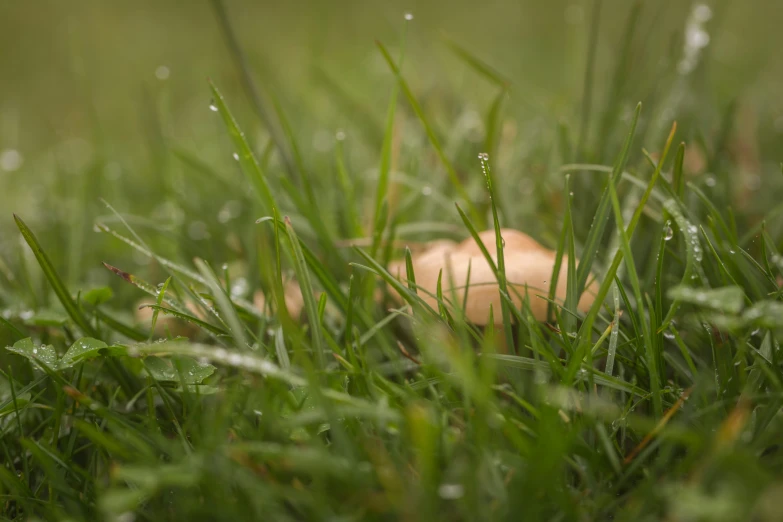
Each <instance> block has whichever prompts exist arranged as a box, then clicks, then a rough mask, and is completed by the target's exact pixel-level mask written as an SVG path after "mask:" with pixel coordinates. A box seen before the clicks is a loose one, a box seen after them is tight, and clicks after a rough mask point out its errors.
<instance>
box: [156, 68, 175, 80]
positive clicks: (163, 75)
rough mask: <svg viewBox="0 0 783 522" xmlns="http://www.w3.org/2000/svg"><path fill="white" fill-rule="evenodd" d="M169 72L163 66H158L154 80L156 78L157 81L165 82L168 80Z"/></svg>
mask: <svg viewBox="0 0 783 522" xmlns="http://www.w3.org/2000/svg"><path fill="white" fill-rule="evenodd" d="M170 72H171V71H169V68H168V67H166V66H165V65H160V66H158V68H157V69H155V78H157V79H158V80H161V81H162V80H167V79H168V78H169V73H170Z"/></svg>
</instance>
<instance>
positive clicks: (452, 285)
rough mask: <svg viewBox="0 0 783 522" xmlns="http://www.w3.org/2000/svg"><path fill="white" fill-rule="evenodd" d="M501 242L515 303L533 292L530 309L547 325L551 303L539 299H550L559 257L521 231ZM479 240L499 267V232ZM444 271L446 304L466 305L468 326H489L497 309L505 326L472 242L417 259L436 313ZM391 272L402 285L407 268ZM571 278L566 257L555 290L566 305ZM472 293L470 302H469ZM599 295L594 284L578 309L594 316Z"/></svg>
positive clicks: (420, 280) (399, 265) (489, 275)
mask: <svg viewBox="0 0 783 522" xmlns="http://www.w3.org/2000/svg"><path fill="white" fill-rule="evenodd" d="M501 236H502V238H503V240H504V242H505V246H504V248H503V253H504V259H505V264H506V281H507V283H508V291H509V295H510V298H511V301H512V302H513V303H514V306H516V307H521V306H522V301H523V300H524V297H525V292H526V286H527V295H528V296H529V298H528V303H529V306H530V311H531V312H532V315H533V317H534V318H535V319H536V320H538V321H543V320H546V314H547V308H548V302H547V301H546V300H545V299H541V298H539V297H536V296H539V295H541V296H545V297H546V296H548V294H549V286H550V285H549V283H548V281H549V280H550V279H551V277H552V271H553V269H554V265H555V257H556V254H555V252H553V251H552V250H549V249H547V248H545V247H543V246H542V245H541V244H540V243H538V242H537V241H536V240H534V239H533V238H531V237H530V236H528V235H527V234H524V233H522V232H519V231H517V230H512V229H501ZM479 238H480V239H481V241H482V242H483V243H484V245H485V246H486V248H487V250H488V251H489V254H490V256H491V257H492V259H493V260H494V261H495V263H497V248H496V244H495V230H494V229H490V230H486V231H484V232H481V233H480V234H479ZM441 270H443V275H442V279H441V285H442V289H443V296H444V298H445V299H448V300H452V299H456V302H457V303H458V304H459V305H460V306H461V305H462V303H463V302H464V303H465V316H466V318H467V319H468V321H470V322H471V323H473V324H479V325H485V324H487V323H488V322H489V310H490V306H491V307H492V310H493V318H494V324H496V325H498V324H502V322H503V319H502V316H501V313H500V310H501V299H500V290H499V288H498V283H497V279H496V278H495V274H494V273H493V272H492V269H491V267H490V265H489V263H487V260H486V259H485V258H484V255H483V254H482V253H481V249H480V248H479V246H478V244H477V243H476V242H475V241H474V240H473V238H472V237H471V238H468V239H466V240H465V241H463V242H462V243H459V244H453V243H451V244H448V243H445V242H440V241H439V242H437V244H435V245H434V246H433V248H431V249H428V250H426V251H423V252H422V253H421V254H419V255H416V256H413V271H414V275H415V277H416V284H417V286H418V287H419V289H420V291H419V296H420V297H421V298H422V299H423V300H424V301H425V302H426V303H427V304H429V305H430V306H432V307H433V308H437V304H438V301H437V299H436V298H435V297H434V296H435V294H436V292H437V282H438V274H439V273H440V271H441ZM389 272H390V273H391V274H392V275H394V276H395V277H397V278H398V279H405V278H406V271H405V262H404V261H395V262H393V263H392V264H390V266H389ZM468 276H469V277H470V279H469V280H468ZM567 278H568V258H567V256H563V261H562V264H561V268H560V274H559V277H558V281H557V287H556V288H555V299H556V300H557V301H560V302H562V301H563V300H564V299H565V295H566V287H567V284H568V283H567ZM466 290H467V294H468V296H467V297H468V298H467V300H465V292H466ZM597 290H598V285H597V283H596V282H592V283H591V284H590V285H589V286H588V287H587V288H586V289H585V291H584V292H583V294H582V297H581V298H580V300H579V303H578V305H577V308H578V309H579V310H581V311H583V312H584V311H587V310H589V308H590V307H591V306H592V304H593V301H594V299H595V294H596V293H597ZM392 293H393V294H395V293H394V292H392ZM430 294H432V295H430ZM395 296H396V297H397V298H398V299H399V298H400V296H399V295H396V294H395Z"/></svg>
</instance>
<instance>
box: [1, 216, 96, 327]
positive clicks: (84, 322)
mask: <svg viewBox="0 0 783 522" xmlns="http://www.w3.org/2000/svg"><path fill="white" fill-rule="evenodd" d="M14 221H16V226H17V227H19V230H20V232H21V233H22V236H23V237H24V240H25V241H26V242H27V245H28V246H29V247H30V250H32V252H33V255H34V256H35V259H36V260H37V261H38V264H39V265H40V266H41V270H43V273H44V275H45V276H46V279H47V281H49V285H51V287H52V290H54V293H55V295H57V299H58V300H59V301H60V303H61V304H62V305H63V308H65V311H66V313H67V314H68V316H69V317H70V318H71V320H72V321H73V322H74V323H75V324H76V325H77V326H78V327H79V329H81V331H82V332H84V334H85V335H88V336H90V337H96V336H97V335H98V334H97V332H96V331H95V329H94V328H93V326H92V325H91V324H90V322H89V320H88V319H87V317H85V316H84V314H83V313H82V311H81V310H80V309H79V307H78V306H77V305H76V301H74V300H73V297H71V294H70V293H69V292H68V289H67V288H66V287H65V283H63V281H62V279H60V276H59V275H57V271H56V270H55V268H54V265H53V264H52V262H51V260H49V256H48V255H46V252H45V251H44V249H43V248H42V247H41V245H40V243H38V239H36V237H35V234H33V231H32V230H30V228H29V227H28V226H27V225H26V224H25V222H24V221H22V218H20V217H19V216H17V215H16V214H14Z"/></svg>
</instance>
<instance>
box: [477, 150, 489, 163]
mask: <svg viewBox="0 0 783 522" xmlns="http://www.w3.org/2000/svg"><path fill="white" fill-rule="evenodd" d="M478 159H480V160H481V161H489V154H487V153H486V152H479V155H478Z"/></svg>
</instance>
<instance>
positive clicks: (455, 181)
mask: <svg viewBox="0 0 783 522" xmlns="http://www.w3.org/2000/svg"><path fill="white" fill-rule="evenodd" d="M376 45H377V46H378V48H379V49H380V50H381V53H382V54H383V57H384V58H385V59H386V63H387V64H389V67H390V68H391V70H392V72H394V75H395V76H396V77H397V81H398V82H399V84H400V88H401V89H402V92H403V94H405V97H406V98H407V99H408V103H409V104H410V105H411V107H412V108H413V112H415V113H416V116H418V118H419V121H421V124H422V125H423V126H424V132H425V133H426V134H427V137H428V138H429V140H430V143H431V144H432V147H433V148H434V149H435V152H436V153H437V155H438V158H439V159H440V161H441V163H442V164H443V167H444V168H445V169H446V173H447V174H448V176H449V181H451V184H452V185H453V186H454V188H455V189H456V191H457V194H458V195H459V197H460V198H462V199H463V200H464V201H465V204H466V205H467V206H468V211H469V212H470V214H471V217H472V218H473V220H474V221H475V222H476V223H479V224H482V223H483V221H484V220H483V218H482V217H481V215H480V214H478V212H477V210H476V208H475V206H474V204H473V202H472V201H471V198H470V196H469V195H468V193H467V191H466V190H465V187H464V186H463V184H462V181H461V180H460V179H459V176H458V175H457V171H456V170H455V169H454V165H453V164H452V163H451V161H450V160H449V159H448V158H447V157H446V153H445V152H444V150H443V147H442V146H441V144H440V140H438V138H437V136H436V135H435V130H434V129H433V128H432V126H431V125H430V123H429V120H428V119H427V117H426V116H425V115H424V111H423V110H422V108H421V105H419V102H418V101H417V100H416V97H415V96H414V95H413V92H412V91H411V90H410V87H408V82H406V81H405V78H403V76H402V73H401V72H400V69H399V67H397V65H396V64H395V63H394V60H393V59H392V57H391V55H390V54H389V51H387V50H386V47H384V45H383V44H382V43H380V42H376Z"/></svg>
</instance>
